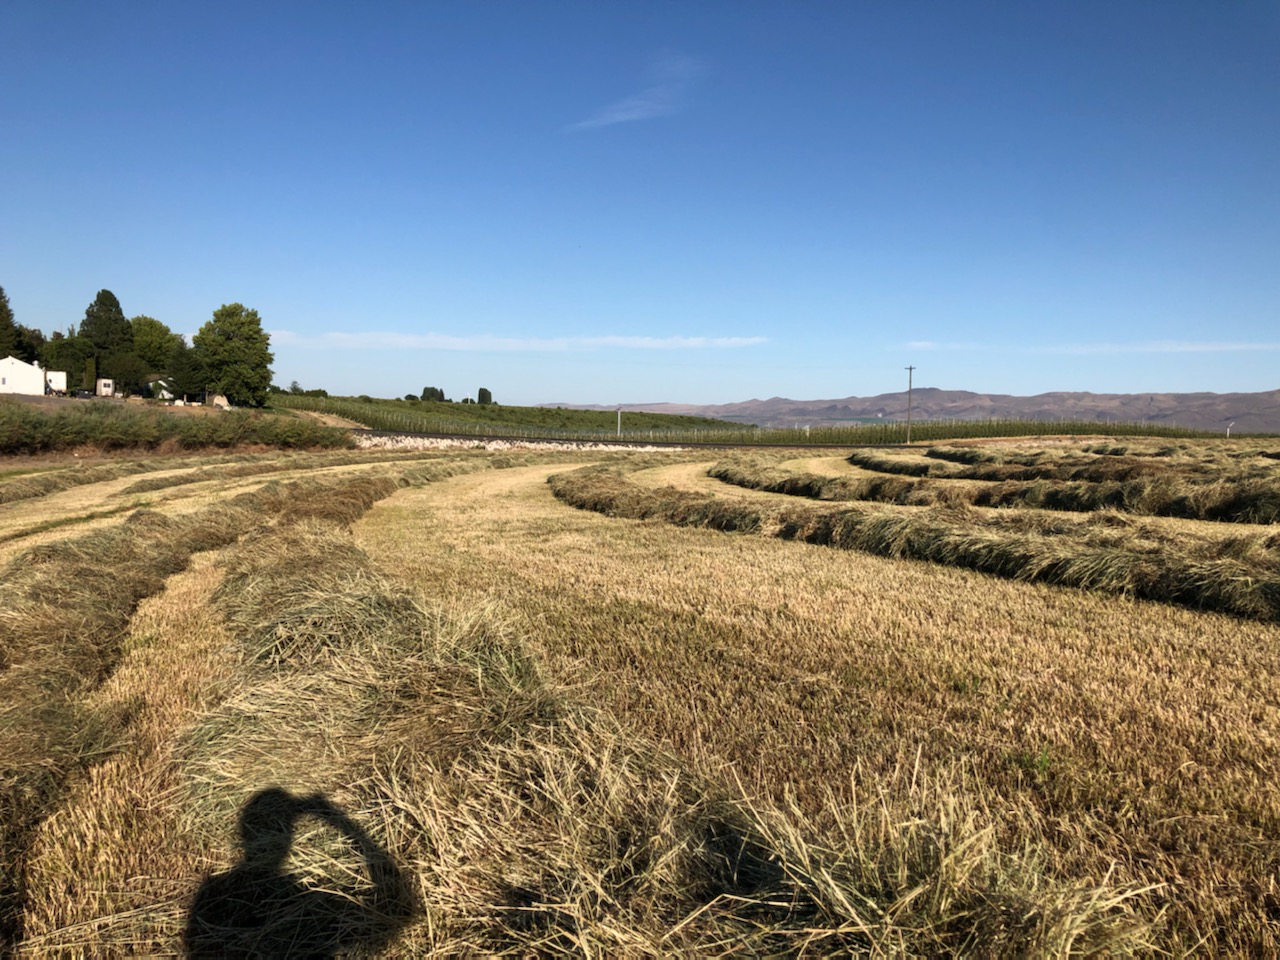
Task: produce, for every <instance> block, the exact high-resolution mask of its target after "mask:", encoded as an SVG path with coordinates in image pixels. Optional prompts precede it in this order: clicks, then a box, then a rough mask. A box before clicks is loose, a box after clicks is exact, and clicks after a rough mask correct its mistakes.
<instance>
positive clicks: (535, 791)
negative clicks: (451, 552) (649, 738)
mask: <svg viewBox="0 0 1280 960" xmlns="http://www.w3.org/2000/svg"><path fill="white" fill-rule="evenodd" d="M235 553H236V556H235V557H233V558H232V560H231V562H230V573H229V576H228V579H227V580H226V582H225V584H224V586H223V587H222V588H221V589H220V591H219V594H218V599H217V601H216V602H217V603H218V604H219V606H220V607H221V608H222V609H223V610H224V611H225V612H226V615H227V616H228V618H229V620H228V622H229V624H230V625H231V626H232V629H233V632H234V633H235V634H236V635H237V637H238V642H239V643H241V644H243V649H244V651H245V654H246V656H245V659H244V662H243V666H242V670H243V671H244V673H243V681H242V687H241V691H240V693H238V694H236V695H235V696H233V697H231V698H230V699H228V700H227V701H225V702H224V703H222V704H221V705H220V706H218V707H217V708H216V709H214V710H213V711H211V712H210V713H209V714H207V715H206V716H205V717H204V718H202V719H201V720H200V721H199V722H197V723H196V724H195V725H194V726H192V727H191V728H190V729H189V730H188V731H187V732H186V733H185V734H184V736H183V741H182V745H181V747H180V749H179V757H180V770H181V776H182V781H183V783H184V784H185V785H186V786H185V788H184V790H183V793H182V800H181V804H182V807H183V810H184V817H185V818H186V820H187V821H188V823H189V824H190V829H191V830H193V831H194V832H195V833H196V834H198V835H201V836H203V837H205V838H207V842H208V843H209V845H210V846H211V847H212V848H217V847H218V846H219V845H222V846H223V847H224V848H226V849H228V850H230V849H232V846H233V844H232V838H231V836H230V827H231V824H232V823H234V820H235V818H236V816H237V811H238V810H239V809H240V808H241V806H242V805H243V803H244V802H245V800H246V798H247V797H248V796H249V795H251V794H253V793H254V792H255V791H257V790H260V789H262V788H264V787H268V786H273V785H276V786H280V787H284V788H285V789H287V790H288V791H290V792H291V793H292V794H293V795H303V794H311V793H321V794H324V795H325V796H328V797H330V798H331V799H332V801H333V802H334V803H336V804H338V805H339V806H340V807H342V808H343V809H346V810H348V811H349V813H350V815H351V816H352V817H354V818H356V819H358V820H359V821H360V822H361V823H362V824H364V825H365V828H366V829H368V830H369V831H370V832H371V834H372V835H373V836H374V837H375V838H376V839H377V840H378V842H379V843H380V844H383V845H384V846H385V848H386V849H387V851H388V852H389V853H390V855H391V857H392V858H393V859H394V860H395V862H396V864H397V868H398V870H399V873H400V875H401V876H402V878H403V879H404V881H405V883H406V885H407V887H408V889H409V892H410V893H411V897H410V900H411V903H412V906H413V911H412V912H413V916H414V917H415V918H416V919H412V920H411V921H410V922H409V925H408V926H407V927H406V928H404V929H399V928H398V927H397V926H396V925H397V924H399V923H403V922H404V921H405V920H407V919H409V917H408V916H407V915H404V916H399V917H397V916H392V917H389V918H388V926H387V928H386V929H384V930H383V931H382V932H381V933H380V934H379V933H378V931H374V932H373V933H371V934H368V936H375V935H379V936H385V937H387V938H388V943H389V949H390V950H391V951H392V952H393V953H399V954H418V953H423V952H431V951H436V952H444V953H451V954H456V953H484V954H493V953H519V954H528V953H531V952H532V953H542V952H572V953H587V954H619V953H620V954H626V955H650V956H660V955H670V954H672V953H682V952H691V951H696V952H705V951H709V950H721V951H723V950H733V951H738V952H747V953H760V952H765V953H776V952H799V951H802V950H806V949H808V950H820V951H821V952H832V951H851V950H852V951H866V950H871V951H879V952H891V951H894V950H899V949H902V948H903V947H904V946H905V948H906V949H907V950H908V951H911V952H936V951H938V950H943V951H946V950H949V949H950V950H960V949H965V948H968V949H969V950H970V952H982V950H983V948H984V945H987V944H990V945H991V950H990V953H991V954H992V955H996V954H997V953H1005V952H1007V951H1008V950H1010V949H1011V950H1014V951H1015V952H1016V951H1019V950H1021V951H1023V952H1028V953H1032V952H1036V951H1038V950H1040V949H1045V950H1048V951H1050V952H1054V951H1057V952H1062V951H1065V950H1066V949H1068V948H1070V946H1072V945H1075V946H1079V947H1084V948H1089V947H1093V948H1095V949H1098V948H1102V947H1103V946H1113V947H1115V948H1116V949H1119V950H1123V949H1125V948H1126V947H1131V948H1132V947H1138V946H1141V945H1142V944H1144V943H1147V942H1148V937H1149V934H1150V929H1149V928H1150V921H1151V919H1153V916H1154V915H1153V914H1151V913H1150V911H1147V915H1146V916H1145V918H1144V914H1143V911H1144V909H1145V908H1143V907H1142V903H1141V900H1140V898H1138V897H1137V896H1136V894H1135V892H1134V891H1130V890H1117V889H1111V888H1108V887H1106V886H1105V885H1103V886H1101V887H1099V886H1094V887H1085V886H1082V887H1080V888H1078V889H1077V888H1075V887H1063V886H1061V885H1053V884H1048V883H1046V882H1045V881H1044V880H1043V877H1042V876H1041V869H1040V867H1041V865H1040V863H1039V861H1038V860H1037V856H1036V855H1035V854H1034V852H1032V851H1033V848H1034V847H1035V840H1034V834H1028V838H1027V849H1026V850H1023V851H1015V852H1009V851H1005V852H1001V851H999V850H997V849H996V846H995V844H994V843H993V842H992V831H991V828H990V820H991V815H990V814H989V813H988V812H986V811H985V810H981V809H976V808H975V809H969V808H967V807H966V806H965V804H966V803H967V801H966V800H965V799H962V797H965V796H968V795H969V794H968V793H964V792H961V793H959V794H958V795H957V794H955V793H953V785H950V784H945V785H940V789H938V791H937V792H936V793H930V792H929V791H928V790H927V789H926V788H925V786H924V781H923V779H922V778H921V777H920V776H919V775H918V771H911V772H905V771H904V772H903V773H901V774H900V780H898V781H897V786H896V787H892V788H886V789H885V790H884V791H883V792H882V793H881V795H880V796H879V798H878V803H871V804H868V805H866V807H859V806H857V805H854V806H852V807H846V808H842V809H838V810H835V811H833V813H832V822H833V823H835V824H836V827H835V830H834V833H831V834H829V835H825V836H824V834H823V832H822V831H819V830H817V829H816V828H815V827H814V826H812V825H810V824H808V823H807V822H806V821H805V819H804V818H803V816H802V815H801V814H800V813H799V812H798V811H797V810H794V809H782V810H771V809H769V808H767V807H765V806H763V805H753V804H751V803H748V802H745V801H744V800H743V799H742V798H741V797H740V795H739V794H738V791H737V790H736V789H731V787H730V785H728V784H716V783H713V782H710V781H707V780H706V779H704V778H702V777H700V776H697V775H695V774H693V773H691V772H690V771H688V770H686V769H684V768H683V767H682V766H681V765H680V764H679V763H678V762H677V761H675V760H674V759H672V758H670V757H668V756H666V755H664V754H662V753H660V752H658V751H656V750H654V749H653V748H652V747H651V746H648V745H646V744H645V743H644V742H642V741H639V740H637V739H635V738H634V737H632V736H630V735H627V734H625V733H623V732H621V731H620V730H619V729H618V728H617V727H616V726H615V725H614V724H613V723H611V722H610V721H609V720H608V719H607V718H606V717H604V716H602V715H601V714H598V713H596V712H595V711H592V710H589V709H585V708H583V707H581V706H578V705H575V704H574V703H573V702H572V700H571V699H569V698H568V697H567V696H566V695H565V694H564V693H562V692H560V691H557V690H556V689H555V688H553V687H552V686H550V685H549V684H548V682H547V681H546V680H545V679H543V677H542V675H541V672H540V670H539V669H538V667H537V664H536V663H535V662H534V661H533V660H532V659H531V658H530V657H529V655H528V653H527V652H526V651H525V650H524V649H523V645H522V644H521V643H520V642H519V640H518V638H516V637H514V636H512V635H511V633H510V631H509V630H508V629H507V628H506V627H504V626H503V624H502V622H501V621H500V620H499V619H497V618H496V617H495V614H494V613H492V612H491V611H487V610H480V611H471V612H469V613H461V614H459V612H457V611H444V610H440V609H432V608H430V607H426V606H424V605H422V604H421V603H420V602H419V601H417V600H415V599H414V598H413V597H412V596H409V595H406V594H403V593H400V592H398V591H396V590H394V589H392V588H391V587H389V586H388V585H387V584H386V583H385V582H384V581H382V580H381V579H380V578H379V577H378V576H377V575H376V574H374V573H372V571H371V570H370V568H369V562H368V559H367V558H366V557H365V556H364V555H363V554H362V553H361V552H360V551H358V550H356V549H355V548H353V547H352V546H351V544H350V542H349V540H348V539H347V535H346V534H345V533H344V532H343V531H342V530H341V529H340V528H338V527H336V526H333V525H329V524H324V523H318V522H302V523H298V524H295V525H293V526H291V527H283V528H280V529H278V530H276V531H273V532H270V533H266V534H263V535H261V536H255V537H254V538H252V539H249V540H246V541H244V542H243V543H242V544H240V545H238V547H237V548H236V551H235ZM321 564H324V565H325V568H324V569H321ZM353 586H354V595H355V596H356V597H357V602H356V603H355V604H354V606H353V607H352V609H354V610H355V611H357V615H358V612H359V611H366V612H370V611H371V613H368V616H369V619H370V623H369V624H367V625H362V624H360V623H356V622H353V621H352V619H351V616H352V614H351V613H350V612H344V611H343V610H342V607H343V606H344V604H345V603H346V601H347V598H348V596H350V595H351V592H352V588H353ZM326 593H327V594H328V595H329V600H328V602H326V601H325V600H324V596H325V594H326ZM379 597H381V599H378V598H379ZM321 637H323V638H324V639H323V642H316V641H317V639H318V638H321ZM268 642H269V643H270V644H272V649H282V650H292V651H297V652H298V653H297V655H294V656H272V657H269V658H267V659H263V658H261V657H260V656H259V655H258V652H259V651H260V650H261V649H262V648H263V646H264V643H268ZM304 650H305V651H306V655H302V654H301V651H304ZM908 778H909V780H910V785H909V787H908V785H907V780H908ZM895 790H896V791H898V792H899V793H901V794H902V796H897V795H895ZM969 793H972V791H970V792H969ZM735 797H737V798H736V799H735ZM1028 822H1032V821H1028ZM321 833H323V831H321ZM323 841H324V838H323V837H322V836H319V835H317V834H314V833H311V834H300V835H298V836H297V837H295V839H294V847H293V852H292V853H291V857H290V863H289V868H290V870H291V871H292V872H293V873H294V874H296V875H298V876H300V877H302V878H304V880H306V882H308V883H314V884H320V885H322V886H323V887H324V888H325V889H328V890H336V891H340V892H341V891H347V892H348V893H349V895H350V896H351V897H352V898H358V897H359V896H361V893H360V890H359V881H360V879H361V871H360V869H359V867H358V865H353V864H352V862H351V853H350V851H349V850H343V849H342V848H341V845H340V844H339V845H334V844H332V843H327V842H323ZM226 865H229V864H224V865H220V866H226ZM921 888H923V889H924V890H930V891H936V892H935V893H931V894H930V895H929V896H922V895H921V894H920V892H919V891H920V889H921ZM996 904H998V905H999V906H996ZM402 905H403V904H402ZM392 929H395V931H396V932H395V934H394V937H393V936H392V933H391V930H392ZM335 936H338V937H343V936H350V937H351V938H353V939H359V938H360V937H361V936H365V934H359V933H357V932H354V931H349V932H347V933H342V932H339V933H337V934H335Z"/></svg>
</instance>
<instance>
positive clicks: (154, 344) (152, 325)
mask: <svg viewBox="0 0 1280 960" xmlns="http://www.w3.org/2000/svg"><path fill="white" fill-rule="evenodd" d="M129 326H130V327H131V328H132V329H133V352H134V353H135V354H136V355H137V357H138V359H139V360H140V361H142V364H143V366H145V367H146V370H145V371H144V372H145V373H164V372H166V368H167V367H168V366H169V358H170V357H172V356H173V351H174V350H175V349H176V348H177V346H178V344H179V343H181V342H182V337H180V336H179V335H178V334H176V333H174V332H173V331H172V330H170V329H169V328H168V327H167V326H165V325H164V324H163V323H161V322H160V321H159V320H156V319H154V318H153V317H146V316H138V317H134V318H133V319H132V320H130V321H129Z"/></svg>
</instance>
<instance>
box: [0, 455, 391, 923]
mask: <svg viewBox="0 0 1280 960" xmlns="http://www.w3.org/2000/svg"><path fill="white" fill-rule="evenodd" d="M396 486H397V483H396V481H395V480H392V479H390V478H385V477H384V478H364V477H362V478H358V479H355V480H351V481H347V482H344V483H328V484H325V483H319V482H315V481H305V482H299V483H294V484H289V485H280V484H268V485H267V486H266V487H264V488H262V489H260V490H258V491H256V492H254V493H248V494H242V495H240V496H238V497H234V498H232V499H230V500H228V501H225V502H223V503H219V504H215V505H214V506H211V507H208V508H206V509H204V510H202V511H200V512H199V513H196V514H192V515H189V516H186V517H181V518H177V519H172V518H168V517H165V516H163V515H161V514H157V513H154V512H150V511H146V510H140V511H137V512H135V513H134V514H132V515H131V516H130V517H129V518H128V519H127V520H125V521H124V523H122V524H121V525H119V526H116V527H113V528H111V529H108V530H104V531H100V532H96V533H92V534H88V535H85V536H81V537H78V538H74V539H69V540H64V541H59V542H56V543H52V544H48V545H44V546H40V547H35V548H33V549H31V550H28V551H26V552H25V553H23V554H21V555H19V556H18V557H17V558H16V559H15V560H14V561H13V562H11V563H10V564H9V566H8V567H7V569H6V570H5V571H4V579H3V583H0V831H2V832H0V944H7V943H13V942H15V941H16V940H17V939H18V938H20V936H21V932H22V902H23V890H22V869H23V862H24V858H25V851H26V845H27V843H28V840H29V838H30V836H31V831H32V829H33V828H34V826H35V825H36V824H37V823H38V822H39V820H40V819H41V817H42V816H43V815H44V814H45V813H46V811H47V810H48V809H49V808H50V807H51V806H52V805H53V804H54V803H56V801H57V799H58V797H59V796H60V795H61V793H62V791H63V790H64V788H65V785H66V783H67V781H68V780H69V778H70V777H72V776H73V775H74V774H75V773H76V772H78V771H79V770H82V769H83V768H85V767H86V766H87V765H89V764H91V763H92V762H93V761H94V758H96V757H100V756H102V755H104V754H105V753H107V752H110V750H111V749H112V744H113V741H114V738H115V736H116V735H117V733H118V731H119V730H120V729H121V726H122V725H123V724H125V723H127V721H128V718H127V717H126V716H100V715H95V714H94V713H93V712H92V711H88V710H86V709H85V708H84V706H83V703H82V701H83V698H84V696H85V694H86V693H87V692H88V691H91V690H93V689H95V688H96V687H97V686H98V685H99V684H100V683H101V682H102V680H103V679H104V678H105V677H106V676H107V675H108V674H109V673H110V672H111V670H112V669H113V667H114V665H115V663H116V660H117V659H118V657H119V653H120V643H121V640H122V638H123V637H124V635H125V631H126V628H127V625H128V621H129V618H130V616H131V615H132V613H133V611H134V609H135V608H136V607H137V605H138V603H139V602H140V601H141V600H142V599H143V598H144V597H147V596H149V595H151V594H154V593H156V592H157V591H159V590H160V589H161V588H162V587H163V585H164V582H165V578H167V577H168V576H170V575H172V574H174V573H176V572H178V571H179V570H182V569H183V568H184V567H185V565H186V564H187V562H188V561H189V559H190V557H191V555H192V554H193V553H196V552H199V551H203V550H210V549H215V548H218V547H223V546H226V545H227V544H229V543H231V542H233V541H234V540H236V539H237V538H238V537H240V536H243V535H244V534H245V533H246V532H248V531H249V530H252V529H253V528H255V527H256V526H258V525H260V524H262V523H264V522H268V521H269V520H271V519H273V518H276V519H279V520H281V521H286V522H287V521H296V520H299V519H302V518H304V517H312V516H317V515H319V516H330V515H333V516H338V517H340V518H342V519H343V520H345V521H347V522H349V520H350V519H351V518H352V517H353V516H359V514H360V513H362V512H363V511H364V510H365V509H367V508H368V506H369V505H370V504H371V503H373V502H374V501H375V500H377V499H379V498H380V497H383V496H386V495H387V494H388V493H390V492H391V491H392V490H394V489H395V488H396Z"/></svg>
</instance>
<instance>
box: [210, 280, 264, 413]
mask: <svg viewBox="0 0 1280 960" xmlns="http://www.w3.org/2000/svg"><path fill="white" fill-rule="evenodd" d="M192 346H193V347H194V349H195V351H196V353H197V355H198V356H199V357H200V361H201V363H203V364H204V368H205V373H206V376H207V378H208V382H209V389H210V390H212V391H213V392H214V393H220V394H222V395H223V396H225V397H226V398H227V399H228V400H229V401H230V402H231V404H232V405H233V406H237V407H261V406H262V405H263V404H265V403H266V402H267V387H268V386H270V385H271V361H272V360H274V359H275V358H274V356H273V355H272V353H271V338H270V337H269V336H268V335H267V333H266V332H265V331H264V330H263V329H262V320H261V318H259V316H258V311H257V310H250V309H247V308H246V307H244V306H243V305H242V304H239V303H224V304H223V305H222V306H221V307H219V308H218V309H217V310H215V311H213V319H212V320H210V321H208V322H207V323H206V324H205V325H204V326H203V327H201V328H200V332H199V333H197V334H196V335H195V336H194V337H193V338H192Z"/></svg>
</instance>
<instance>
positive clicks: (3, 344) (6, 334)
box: [0, 287, 18, 360]
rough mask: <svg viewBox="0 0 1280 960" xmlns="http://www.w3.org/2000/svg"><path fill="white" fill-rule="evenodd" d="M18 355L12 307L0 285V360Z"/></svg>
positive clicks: (16, 331) (16, 329)
mask: <svg viewBox="0 0 1280 960" xmlns="http://www.w3.org/2000/svg"><path fill="white" fill-rule="evenodd" d="M17 355H18V327H17V324H15V323H14V321H13V308H12V307H10V306H9V297H8V296H7V295H6V294H5V292H4V287H0V360H3V359H4V358H5V357H10V356H15V357H16V356H17Z"/></svg>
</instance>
